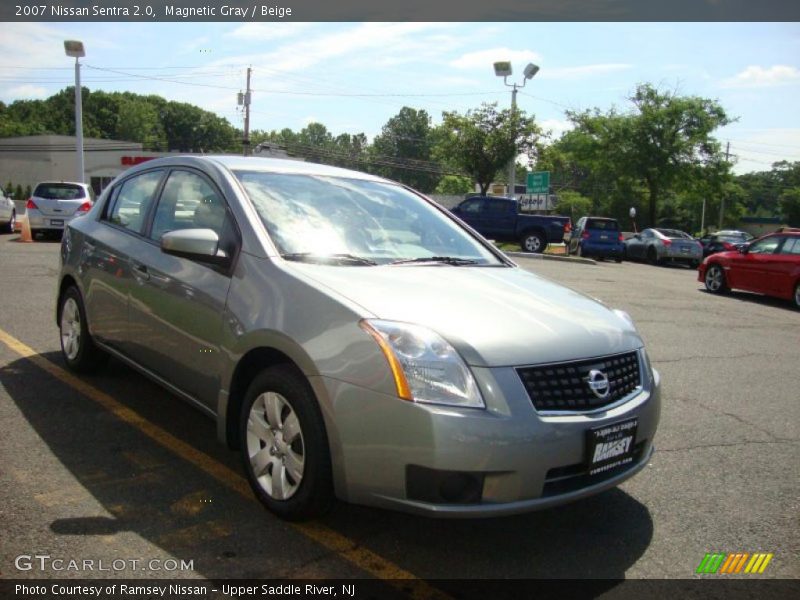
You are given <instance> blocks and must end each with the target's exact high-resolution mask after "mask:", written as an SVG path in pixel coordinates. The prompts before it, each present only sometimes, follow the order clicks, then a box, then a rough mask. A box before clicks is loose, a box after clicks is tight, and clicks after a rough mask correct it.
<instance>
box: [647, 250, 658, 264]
mask: <svg viewBox="0 0 800 600" xmlns="http://www.w3.org/2000/svg"><path fill="white" fill-rule="evenodd" d="M647 262H648V263H650V264H651V265H660V264H661V259H659V258H658V253H657V252H656V251H655V249H654V248H650V249H649V250H648V251H647Z"/></svg>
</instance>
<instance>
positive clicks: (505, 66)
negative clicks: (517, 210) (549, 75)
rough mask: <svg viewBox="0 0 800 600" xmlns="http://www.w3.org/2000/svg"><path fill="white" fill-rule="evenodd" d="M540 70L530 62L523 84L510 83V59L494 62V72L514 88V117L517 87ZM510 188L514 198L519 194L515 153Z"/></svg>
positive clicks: (512, 91)
mask: <svg viewBox="0 0 800 600" xmlns="http://www.w3.org/2000/svg"><path fill="white" fill-rule="evenodd" d="M538 72H539V67H538V66H537V65H535V64H533V63H528V66H527V67H525V70H524V71H523V72H522V74H523V75H524V76H525V78H524V79H523V80H522V85H518V84H516V83H508V81H507V79H508V78H509V77H510V76H511V74H512V69H511V63H510V62H509V61H501V62H496V63H494V74H495V75H497V76H498V77H502V78H503V83H504V84H506V85H507V86H508V87H510V88H512V90H511V118H512V119H514V118H515V116H516V114H517V88H520V89H522V88H524V87H525V84H526V83H528V80H529V79H533V76H534V75H536V73H538ZM514 140H515V141H516V131H515V132H514ZM508 189H509V191H510V194H509V196H511V197H512V198H516V196H517V154H516V152H515V153H514V156H513V157H512V158H511V165H509V168H508Z"/></svg>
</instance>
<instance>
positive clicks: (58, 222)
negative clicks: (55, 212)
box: [50, 219, 64, 227]
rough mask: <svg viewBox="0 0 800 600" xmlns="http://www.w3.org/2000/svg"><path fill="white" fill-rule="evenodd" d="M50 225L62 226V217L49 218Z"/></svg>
mask: <svg viewBox="0 0 800 600" xmlns="http://www.w3.org/2000/svg"><path fill="white" fill-rule="evenodd" d="M50 225H52V226H53V227H63V226H64V219H50Z"/></svg>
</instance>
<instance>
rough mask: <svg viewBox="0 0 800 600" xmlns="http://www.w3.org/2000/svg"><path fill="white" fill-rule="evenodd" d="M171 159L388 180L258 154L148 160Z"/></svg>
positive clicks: (234, 168) (237, 168) (241, 168)
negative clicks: (262, 156) (263, 156)
mask: <svg viewBox="0 0 800 600" xmlns="http://www.w3.org/2000/svg"><path fill="white" fill-rule="evenodd" d="M171 159H183V160H186V161H187V162H189V163H191V162H195V161H198V162H215V163H217V164H219V165H222V166H223V167H225V168H226V169H228V170H231V171H263V172H266V173H291V174H298V175H321V176H326V177H345V178H348V179H363V180H367V181H388V180H386V179H384V178H382V177H376V176H375V175H370V174H368V173H362V172H361V171H353V170H350V169H342V168H340V167H331V166H330V165H321V164H319V163H312V162H304V161H301V160H288V159H281V158H261V157H258V156H231V155H214V154H209V155H204V156H196V155H195V156H176V157H171V156H170V157H164V158H163V159H156V160H153V161H148V162H147V164H150V165H151V166H153V165H155V164H157V163H156V161H158V163H160V162H162V161H164V162H165V163H166V162H170V161H171Z"/></svg>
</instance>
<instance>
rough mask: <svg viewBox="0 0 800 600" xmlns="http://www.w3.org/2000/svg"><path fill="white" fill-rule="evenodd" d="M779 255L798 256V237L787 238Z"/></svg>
mask: <svg viewBox="0 0 800 600" xmlns="http://www.w3.org/2000/svg"><path fill="white" fill-rule="evenodd" d="M781 254H800V237H787V238H786V241H785V242H784V243H783V248H781Z"/></svg>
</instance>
